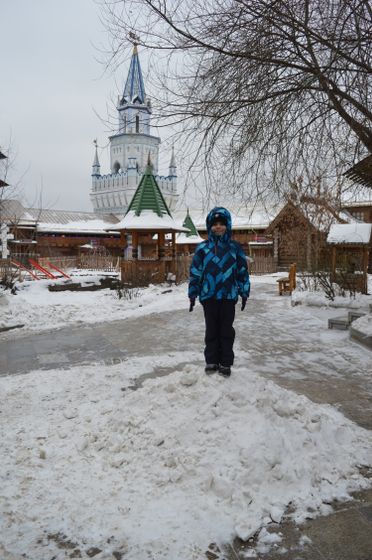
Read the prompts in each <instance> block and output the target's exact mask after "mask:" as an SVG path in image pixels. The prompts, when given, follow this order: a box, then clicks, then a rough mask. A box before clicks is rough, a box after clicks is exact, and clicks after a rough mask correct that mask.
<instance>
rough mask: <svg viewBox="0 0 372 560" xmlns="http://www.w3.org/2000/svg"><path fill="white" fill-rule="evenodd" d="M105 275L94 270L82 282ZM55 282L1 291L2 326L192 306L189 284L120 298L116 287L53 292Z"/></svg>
mask: <svg viewBox="0 0 372 560" xmlns="http://www.w3.org/2000/svg"><path fill="white" fill-rule="evenodd" d="M101 277H103V276H101V275H98V274H96V275H94V274H93V275H87V276H82V277H80V278H79V280H80V282H81V283H82V285H87V284H88V283H90V284H92V283H96V284H99V280H100V278H101ZM72 280H73V281H75V278H73V279H72ZM55 283H56V282H55V281H53V280H39V281H37V282H28V283H23V284H20V285H19V288H20V291H19V292H18V293H17V295H11V294H10V293H9V292H5V294H3V295H1V294H0V326H1V327H6V326H8V327H9V326H12V325H14V324H19V323H22V324H24V325H25V328H26V329H31V330H37V331H41V330H50V329H53V328H59V327H64V326H66V325H68V324H71V323H85V324H87V323H89V324H92V323H99V322H103V321H108V320H110V321H115V320H121V319H126V318H128V317H137V316H139V315H145V314H147V313H156V312H160V311H164V309H182V308H187V306H188V298H187V287H186V285H182V286H172V289H171V291H169V290H170V289H169V288H168V286H167V285H157V286H149V287H148V288H143V289H135V290H133V292H132V297H130V298H129V297H127V298H125V297H124V298H122V299H119V298H118V296H117V293H116V291H115V290H109V289H105V290H99V291H94V292H88V291H87V292H70V291H66V292H49V291H48V285H50V284H55ZM164 292H166V293H164ZM24 330H25V329H23V331H24ZM12 336H14V335H12Z"/></svg>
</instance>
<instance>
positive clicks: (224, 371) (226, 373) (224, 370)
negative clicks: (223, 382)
mask: <svg viewBox="0 0 372 560" xmlns="http://www.w3.org/2000/svg"><path fill="white" fill-rule="evenodd" d="M218 372H219V374H220V375H222V377H230V375H231V367H230V366H220V367H219V368H218Z"/></svg>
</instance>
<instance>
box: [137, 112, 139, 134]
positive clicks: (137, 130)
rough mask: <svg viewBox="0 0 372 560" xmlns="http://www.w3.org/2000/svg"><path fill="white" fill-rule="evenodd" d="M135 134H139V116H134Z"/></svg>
mask: <svg viewBox="0 0 372 560" xmlns="http://www.w3.org/2000/svg"><path fill="white" fill-rule="evenodd" d="M136 132H139V116H138V115H136Z"/></svg>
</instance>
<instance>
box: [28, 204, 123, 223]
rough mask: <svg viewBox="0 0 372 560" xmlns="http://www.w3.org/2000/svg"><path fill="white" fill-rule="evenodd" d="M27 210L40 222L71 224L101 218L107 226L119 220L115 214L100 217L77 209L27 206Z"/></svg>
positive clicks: (94, 220)
mask: <svg viewBox="0 0 372 560" xmlns="http://www.w3.org/2000/svg"><path fill="white" fill-rule="evenodd" d="M25 210H26V211H27V213H28V214H29V215H31V216H32V217H33V218H34V219H35V220H36V221H37V222H39V223H40V222H43V223H48V224H70V223H72V222H88V221H89V222H90V221H92V222H96V221H97V220H100V221H102V223H104V224H105V225H106V227H107V224H115V223H117V222H118V221H119V220H118V218H117V217H116V216H114V214H104V215H103V216H99V217H98V216H97V214H95V213H94V212H79V211H75V210H48V209H47V210H43V209H40V208H25Z"/></svg>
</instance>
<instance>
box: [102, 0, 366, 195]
mask: <svg viewBox="0 0 372 560" xmlns="http://www.w3.org/2000/svg"><path fill="white" fill-rule="evenodd" d="M103 8H104V12H103V13H104V18H105V21H106V24H107V25H108V27H109V29H110V31H111V37H112V44H111V48H112V50H111V56H112V61H117V60H119V59H120V58H121V57H122V56H123V54H125V49H127V48H128V35H129V34H130V33H131V34H132V37H133V33H135V34H136V35H138V36H139V39H138V38H137V39H135V40H136V41H137V42H139V43H140V44H142V45H143V46H144V47H147V48H149V49H154V50H157V51H160V52H164V53H165V54H166V56H167V61H166V70H165V72H163V76H161V74H159V75H158V77H159V78H160V81H159V82H158V91H159V92H163V95H162V96H161V95H160V93H159V99H158V102H159V108H160V109H161V112H162V114H163V115H164V114H165V115H166V117H168V118H171V119H172V122H174V123H177V122H178V123H183V125H184V127H183V130H182V134H185V132H186V133H188V135H189V136H188V138H189V140H190V142H191V143H192V145H193V147H194V150H195V139H196V138H198V141H199V143H198V149H197V150H196V151H197V154H198V155H200V154H203V155H204V156H205V157H206V160H207V163H209V167H210V168H211V169H217V166H216V167H213V164H216V162H219V163H221V162H222V163H223V164H224V166H225V168H226V164H229V165H228V176H229V177H230V179H232V182H233V184H234V185H235V189H237V190H239V189H241V187H242V183H243V182H246V180H247V177H246V176H244V177H243V175H244V172H245V173H249V172H253V173H254V176H255V178H256V182H257V185H259V188H260V189H261V190H262V189H263V188H264V187H265V185H266V187H267V188H268V192H270V193H272V192H273V187H274V186H276V187H278V185H281V184H283V179H288V178H292V179H293V178H295V177H297V176H298V175H304V174H307V175H308V176H309V177H314V176H319V175H320V174H323V175H324V173H325V172H326V171H327V169H329V168H330V162H331V167H332V168H333V169H338V170H340V171H343V170H344V169H345V166H348V165H350V164H351V163H352V162H353V160H354V159H355V158H357V157H360V156H361V155H362V154H363V153H365V152H367V151H372V108H371V105H370V103H371V99H372V91H371V90H372V87H371V75H372V74H371V71H372V62H371V56H372V55H371V43H372V5H371V2H370V0H332V1H329V0H182V1H178V0H103ZM172 57H173V63H172ZM218 173H219V174H220V167H219V168H218Z"/></svg>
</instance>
